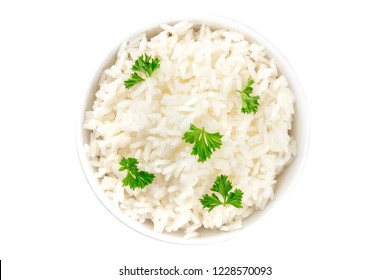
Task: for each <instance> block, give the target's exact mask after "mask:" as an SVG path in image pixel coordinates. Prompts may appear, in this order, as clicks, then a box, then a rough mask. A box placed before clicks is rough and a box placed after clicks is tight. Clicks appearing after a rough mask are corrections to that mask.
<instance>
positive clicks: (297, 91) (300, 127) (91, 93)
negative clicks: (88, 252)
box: [77, 16, 309, 244]
mask: <svg viewBox="0 0 390 280" xmlns="http://www.w3.org/2000/svg"><path fill="white" fill-rule="evenodd" d="M181 20H188V21H191V22H193V23H194V24H195V25H200V24H203V23H205V24H207V25H209V26H210V27H211V28H212V29H221V28H225V29H229V30H235V31H238V32H240V33H242V34H244V36H245V39H246V40H248V41H250V42H256V43H258V44H261V45H263V46H264V47H265V48H266V51H267V53H268V55H269V56H270V57H272V58H274V60H275V63H276V65H277V67H278V70H279V72H280V73H281V74H283V75H284V76H285V77H286V78H287V80H288V82H289V83H290V88H291V90H292V91H293V93H294V95H295V97H296V102H295V104H294V107H295V115H294V122H293V129H292V134H293V135H294V137H295V138H296V141H297V149H298V156H297V157H296V158H295V159H294V161H293V162H292V163H291V164H290V165H289V166H288V167H287V168H286V169H285V170H284V171H283V173H282V174H281V175H280V176H279V177H278V179H277V181H278V182H277V185H276V189H275V199H274V200H273V201H270V202H269V203H268V205H267V207H266V208H265V210H263V211H256V212H255V213H253V214H252V215H251V216H250V217H248V218H246V219H245V220H244V222H243V229H242V230H238V231H231V232H221V231H210V230H204V231H203V232H201V236H200V237H198V238H194V239H188V240H186V239H184V238H183V237H182V233H181V234H180V233H156V232H154V231H153V226H152V224H151V223H149V224H141V223H139V222H138V221H134V220H132V219H130V218H129V217H128V216H126V215H125V214H124V213H123V212H122V211H121V210H120V209H119V208H116V207H114V206H113V205H112V203H111V202H110V201H109V199H108V198H107V197H106V195H105V194H104V192H103V190H102V189H101V187H100V184H99V181H98V179H97V178H96V176H95V175H94V173H95V172H96V170H95V169H94V168H93V167H92V166H91V165H90V164H89V162H88V157H87V155H86V154H85V152H84V149H83V145H84V143H89V133H88V132H87V131H86V130H84V129H83V128H82V124H83V122H84V118H85V112H86V111H88V110H90V109H91V108H92V104H93V101H94V99H95V93H96V91H97V88H98V86H97V83H98V80H99V78H100V76H101V74H102V72H103V71H104V69H106V68H108V67H109V66H111V65H112V64H114V62H115V59H116V53H117V50H118V48H119V44H118V45H117V46H115V49H114V50H113V51H112V52H111V53H110V54H109V55H108V56H107V57H106V58H105V59H104V60H103V61H102V64H101V67H100V69H98V71H97V72H96V74H95V77H94V78H93V80H92V82H91V84H90V87H89V90H88V92H87V93H86V96H85V98H84V100H82V102H83V105H82V110H81V114H80V119H79V122H78V124H77V149H78V154H79V158H80V162H81V166H82V168H83V170H84V174H85V176H86V178H87V180H88V182H89V184H90V186H91V188H92V190H93V191H94V193H95V194H96V196H97V197H98V199H99V200H100V201H101V202H102V203H103V205H104V206H105V207H106V208H107V209H108V210H109V211H110V212H111V213H112V214H113V215H114V216H115V217H116V218H117V219H118V220H120V221H121V222H122V223H124V224H125V225H127V226H129V227H130V228H132V229H133V230H136V231H137V232H139V233H141V234H144V235H146V236H149V237H152V238H155V239H159V240H162V241H166V242H172V243H181V244H205V243H211V242H216V241H221V240H226V239H229V238H231V237H234V236H236V235H237V234H239V233H240V232H242V231H243V230H247V229H248V228H256V227H254V226H252V225H253V224H255V223H256V224H257V223H258V222H259V221H260V220H261V217H262V216H263V215H264V214H266V213H268V212H269V211H270V210H271V209H272V208H273V206H274V205H275V204H277V203H278V202H279V200H280V199H281V198H282V196H283V195H284V194H285V193H286V192H287V191H288V190H290V189H291V188H292V187H293V186H294V185H295V184H296V182H297V180H298V177H299V175H300V173H301V171H302V169H303V166H304V162H305V159H306V155H307V151H308V145H309V125H308V124H309V121H308V113H307V108H306V100H305V96H304V93H303V91H302V88H301V86H300V84H299V82H298V78H297V76H296V74H295V72H294V70H293V69H292V67H291V66H290V64H289V63H288V62H287V60H286V59H285V57H284V56H283V55H282V54H281V53H280V52H279V51H278V50H277V49H276V48H275V47H274V46H273V45H272V44H271V43H270V42H269V41H268V40H267V39H265V38H264V37H263V36H262V35H260V34H259V33H257V32H256V31H255V30H253V29H251V28H249V27H247V26H245V25H243V24H241V23H238V22H236V21H232V20H230V19H226V18H222V17H214V16H200V17H199V16H198V17H194V18H191V17H187V18H178V19H176V20H171V21H165V22H164V23H169V24H172V23H176V22H178V21H181ZM159 23H162V22H159ZM159 23H156V24H154V25H151V26H149V27H147V28H144V29H141V30H139V31H137V32H135V33H133V34H132V35H130V36H129V37H128V38H133V37H135V36H137V35H139V34H140V33H143V32H145V33H146V34H147V35H148V37H149V36H154V35H156V34H157V33H159V32H160V31H161V28H160V27H159Z"/></svg>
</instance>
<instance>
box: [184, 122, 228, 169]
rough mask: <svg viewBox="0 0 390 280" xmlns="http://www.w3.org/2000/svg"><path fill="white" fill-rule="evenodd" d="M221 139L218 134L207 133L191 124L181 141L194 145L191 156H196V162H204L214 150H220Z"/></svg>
mask: <svg viewBox="0 0 390 280" xmlns="http://www.w3.org/2000/svg"><path fill="white" fill-rule="evenodd" d="M221 138H222V135H221V134H219V132H216V133H209V132H207V131H206V130H205V129H204V127H202V128H201V129H200V128H197V127H196V126H195V125H193V124H191V125H190V131H187V132H186V133H184V136H183V138H182V139H183V140H184V141H185V142H186V143H190V144H194V147H193V148H192V153H191V154H192V155H198V162H205V161H206V159H208V158H210V156H211V154H212V153H213V152H214V151H215V150H216V149H219V148H221V145H222V142H221Z"/></svg>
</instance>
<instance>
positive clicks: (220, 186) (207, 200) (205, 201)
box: [200, 175, 244, 212]
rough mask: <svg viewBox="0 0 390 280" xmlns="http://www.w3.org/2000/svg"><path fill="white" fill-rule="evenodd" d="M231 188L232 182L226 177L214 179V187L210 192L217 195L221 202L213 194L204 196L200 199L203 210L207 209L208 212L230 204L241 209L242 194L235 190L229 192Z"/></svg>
mask: <svg viewBox="0 0 390 280" xmlns="http://www.w3.org/2000/svg"><path fill="white" fill-rule="evenodd" d="M232 188H233V187H232V182H230V181H229V180H228V179H227V176H226V175H220V176H218V177H217V178H216V179H215V181H214V185H213V187H212V188H211V190H212V191H213V192H217V193H219V194H220V195H221V196H222V201H221V200H219V198H218V196H217V195H216V194H215V193H213V194H211V195H208V194H205V195H204V196H203V197H202V198H201V199H200V202H201V203H202V205H203V208H208V209H209V212H210V211H211V210H213V209H214V208H215V207H217V206H218V205H227V204H230V205H233V206H234V207H236V208H242V204H241V201H242V196H243V194H244V193H243V192H242V190H240V189H235V190H234V191H233V192H231V190H232Z"/></svg>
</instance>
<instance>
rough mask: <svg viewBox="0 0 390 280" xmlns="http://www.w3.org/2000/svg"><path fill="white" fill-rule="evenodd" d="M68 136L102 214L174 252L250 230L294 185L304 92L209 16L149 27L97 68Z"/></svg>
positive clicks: (285, 68)
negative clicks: (174, 246) (179, 246)
mask: <svg viewBox="0 0 390 280" xmlns="http://www.w3.org/2000/svg"><path fill="white" fill-rule="evenodd" d="M81 111H82V112H81V116H80V121H79V122H78V125H77V147H78V154H79V158H80V162H81V166H82V168H83V171H84V174H85V176H86V178H87V180H88V182H89V184H90V186H91V188H92V190H93V191H94V193H95V194H96V196H97V197H98V199H99V200H100V201H101V202H102V204H103V205H104V206H105V207H106V208H107V209H108V210H109V211H110V212H111V213H112V214H113V215H114V216H115V217H116V218H117V219H119V220H120V221H121V222H122V223H124V224H125V225H127V226H129V227H130V228H132V229H134V230H136V231H137V232H139V233H142V234H144V235H147V236H149V237H152V238H155V239H159V240H163V241H167V242H173V243H184V244H204V243H210V242H214V241H220V240H225V239H228V238H231V237H233V236H235V235H236V234H238V233H240V232H241V231H242V229H247V228H258V227H255V226H254V225H255V224H256V225H258V223H259V221H260V220H261V217H262V216H263V215H264V214H265V213H268V212H269V210H270V209H271V208H272V207H273V206H274V205H275V204H277V203H278V201H279V200H280V199H281V197H282V196H284V195H285V193H286V192H287V191H289V190H290V189H291V188H292V186H293V185H295V184H296V182H297V179H298V177H299V175H300V173H301V171H302V168H303V165H304V162H305V158H306V154H307V150H308V143H309V127H308V114H307V109H306V101H305V97H304V93H303V91H302V88H301V86H300V84H299V81H298V79H297V77H296V74H295V72H294V71H293V70H292V68H291V66H290V64H289V63H288V62H287V60H286V59H285V58H284V56H283V55H282V54H281V53H280V52H279V51H278V50H277V49H276V48H275V47H274V46H273V45H272V44H271V43H270V42H269V41H268V40H266V39H265V38H264V37H263V36H261V35H260V34H259V33H257V32H256V31H255V30H253V29H251V28H249V27H247V26H245V25H243V24H240V23H237V22H235V21H232V20H230V19H225V18H219V17H208V16H202V17H196V18H187V19H184V20H172V21H169V22H163V23H156V24H154V25H151V26H149V27H147V28H144V29H142V30H140V31H137V32H135V33H133V34H132V35H130V36H128V37H127V38H126V39H125V40H124V41H123V42H122V44H120V45H119V47H118V46H116V47H115V49H114V50H113V51H112V52H111V53H110V54H109V55H108V56H107V57H106V58H105V59H104V60H103V62H102V64H101V67H100V69H98V71H97V73H96V75H95V77H94V78H93V79H92V82H91V85H90V88H89V90H88V92H87V94H86V97H85V99H84V100H83V104H82V110H81Z"/></svg>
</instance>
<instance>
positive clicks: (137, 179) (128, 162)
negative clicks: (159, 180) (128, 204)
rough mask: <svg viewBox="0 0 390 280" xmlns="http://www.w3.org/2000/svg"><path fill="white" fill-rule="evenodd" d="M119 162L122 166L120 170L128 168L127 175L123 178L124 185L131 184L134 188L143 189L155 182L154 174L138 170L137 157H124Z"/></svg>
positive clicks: (131, 187)
mask: <svg viewBox="0 0 390 280" xmlns="http://www.w3.org/2000/svg"><path fill="white" fill-rule="evenodd" d="M119 164H120V165H121V166H122V167H121V168H119V171H125V170H127V176H126V177H125V178H124V179H123V180H122V183H123V186H129V187H130V189H132V190H134V189H135V188H140V189H143V188H144V187H145V186H147V185H149V184H151V183H152V182H153V179H154V177H155V176H154V174H151V173H148V172H145V171H139V170H138V167H137V164H138V160H137V159H135V158H122V160H121V161H120V162H119Z"/></svg>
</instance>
